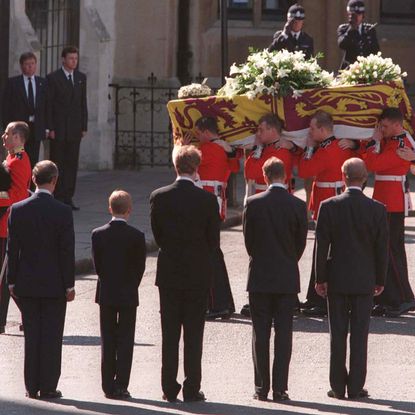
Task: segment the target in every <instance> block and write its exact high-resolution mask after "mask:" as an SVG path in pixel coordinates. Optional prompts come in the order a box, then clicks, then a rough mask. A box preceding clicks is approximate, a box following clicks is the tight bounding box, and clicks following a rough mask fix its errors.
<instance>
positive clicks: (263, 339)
mask: <svg viewBox="0 0 415 415" xmlns="http://www.w3.org/2000/svg"><path fill="white" fill-rule="evenodd" d="M296 301H297V295H296V294H272V293H249V307H250V309H251V317H252V328H253V334H252V355H253V360H254V369H255V391H256V392H257V393H258V394H260V395H263V396H267V395H268V392H269V389H270V370H269V343H270V336H271V328H272V323H274V330H275V337H274V362H273V365H272V390H273V391H274V393H275V392H283V391H286V390H288V371H289V367H290V360H291V350H292V334H293V313H294V306H295V304H296Z"/></svg>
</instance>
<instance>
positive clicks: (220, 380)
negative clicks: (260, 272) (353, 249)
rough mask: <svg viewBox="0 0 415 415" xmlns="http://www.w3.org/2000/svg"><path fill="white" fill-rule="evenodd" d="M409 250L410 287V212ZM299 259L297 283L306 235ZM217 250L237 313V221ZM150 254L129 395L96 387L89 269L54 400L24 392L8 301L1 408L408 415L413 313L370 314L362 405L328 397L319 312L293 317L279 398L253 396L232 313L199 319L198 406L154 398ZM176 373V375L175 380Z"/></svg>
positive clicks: (154, 304)
mask: <svg viewBox="0 0 415 415" xmlns="http://www.w3.org/2000/svg"><path fill="white" fill-rule="evenodd" d="M407 225H408V226H407V250H408V253H409V266H410V275H411V278H412V285H413V286H414V287H415V278H414V275H415V253H414V249H413V244H414V242H415V220H414V219H413V218H411V219H408V223H407ZM312 238H313V233H312V232H310V234H309V239H310V243H309V244H308V246H307V250H306V252H305V254H304V257H303V258H302V260H301V264H300V265H301V271H302V272H301V275H302V286H303V287H306V284H307V281H308V274H309V270H310V262H311V261H310V260H311V250H312V244H311V240H312ZM222 247H223V250H224V253H225V259H226V263H227V265H228V269H229V273H230V278H231V284H232V289H233V292H234V296H235V302H236V305H237V308H238V310H239V309H240V307H241V306H242V305H243V304H244V303H245V301H246V294H245V292H244V289H245V281H246V270H247V256H246V254H245V250H244V247H243V241H242V233H241V228H240V227H236V228H231V229H229V230H226V231H223V232H222ZM155 266H156V259H155V256H154V255H152V256H150V257H149V258H148V261H147V270H146V274H145V277H144V279H143V283H142V286H141V288H140V301H141V305H140V307H139V310H138V318H137V330H136V346H135V354H134V365H133V372H132V377H131V383H130V391H131V393H132V395H133V397H134V398H133V399H132V400H131V401H129V402H115V401H109V400H106V399H105V398H104V397H103V395H102V392H101V389H100V372H99V367H100V340H99V327H98V308H97V306H96V305H95V304H94V303H93V298H94V290H95V283H96V276H94V275H87V276H83V277H79V279H78V281H77V299H76V301H75V302H74V303H72V304H70V305H69V307H68V313H67V324H66V328H65V338H64V347H63V362H64V363H63V368H62V377H61V382H60V385H59V387H60V389H61V390H62V392H63V394H64V399H62V400H60V401H59V402H56V403H47V402H41V401H33V400H28V399H26V398H24V397H23V396H24V384H23V365H22V362H23V360H22V359H23V338H22V335H21V334H20V333H19V332H18V328H17V324H18V321H19V319H18V315H17V312H16V309H15V307H14V306H13V307H12V312H11V316H10V317H11V326H10V327H8V333H9V334H8V335H5V336H4V335H3V336H0V414H1V415H12V414H13V415H14V414H16V415H20V414H30V415H32V414H33V415H38V414H75V413H77V414H123V415H124V414H125V415H127V414H128V415H156V414H209V415H239V414H241V415H275V414H280V413H281V414H297V413H301V414H322V413H323V414H334V413H335V414H347V415H383V414H390V413H393V414H398V415H404V414H415V359H414V356H415V313H411V314H409V315H407V316H405V317H402V318H399V319H395V320H393V319H384V318H375V319H373V321H372V327H371V332H372V334H371V336H370V344H369V371H368V378H367V385H366V386H367V387H368V389H369V392H370V394H371V398H370V399H369V400H366V401H364V402H353V401H336V400H331V399H329V398H327V397H326V391H327V390H328V356H329V335H328V326H327V321H326V320H325V319H308V320H306V319H304V318H302V317H297V318H296V320H295V325H294V329H295V333H294V350H293V357H292V364H291V372H290V384H289V393H290V396H291V398H292V401H291V402H290V403H287V404H275V403H272V402H266V403H262V402H258V401H254V400H253V399H252V398H251V396H252V393H253V369H252V361H251V343H250V342H251V324H250V321H249V320H247V319H244V318H242V317H241V316H240V315H236V316H235V318H233V319H231V320H230V321H218V322H209V323H207V325H206V332H205V348H204V357H203V363H204V372H203V382H202V389H203V391H204V392H205V394H206V396H207V397H208V401H207V402H206V403H197V404H179V405H171V404H167V403H164V402H163V401H161V399H160V397H161V390H160V361H161V358H160V323H159V314H158V296H157V290H156V288H155V287H154V285H153V283H154V279H155ZM182 376H183V375H182V373H181V374H180V377H181V379H182Z"/></svg>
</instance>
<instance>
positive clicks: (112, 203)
mask: <svg viewBox="0 0 415 415" xmlns="http://www.w3.org/2000/svg"><path fill="white" fill-rule="evenodd" d="M131 209H132V200H131V196H130V194H129V193H127V192H125V191H123V190H115V191H114V192H112V194H111V196H110V198H109V212H110V213H111V215H112V219H111V221H110V222H109V223H108V224H106V225H104V226H102V227H100V228H97V229H94V230H93V231H92V255H93V259H94V264H95V270H96V272H97V274H98V284H97V291H96V298H95V301H96V302H97V303H98V304H99V306H100V327H101V350H102V356H101V375H102V389H103V391H104V394H105V396H106V397H107V398H109V399H126V398H130V396H131V395H130V393H129V392H128V389H127V388H128V383H129V380H130V373H131V365H132V360H133V350H134V334H135V321H136V313H137V306H138V286H139V285H140V282H141V279H142V277H143V273H144V269H145V261H146V244H145V238H144V234H143V233H142V232H140V231H139V230H138V229H136V228H134V227H132V226H130V225H128V224H127V220H128V218H129V216H130V213H131Z"/></svg>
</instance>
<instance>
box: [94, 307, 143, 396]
mask: <svg viewBox="0 0 415 415" xmlns="http://www.w3.org/2000/svg"><path fill="white" fill-rule="evenodd" d="M136 315H137V307H114V306H103V305H101V306H100V308H99V321H100V327H101V379H102V390H103V391H104V393H106V394H112V393H114V392H116V391H117V390H118V389H127V388H128V384H129V382H130V373H131V365H132V362H133V351H134V334H135V321H136Z"/></svg>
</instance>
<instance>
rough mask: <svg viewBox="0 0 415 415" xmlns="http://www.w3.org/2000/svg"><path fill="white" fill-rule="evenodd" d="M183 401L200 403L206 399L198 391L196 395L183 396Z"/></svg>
mask: <svg viewBox="0 0 415 415" xmlns="http://www.w3.org/2000/svg"><path fill="white" fill-rule="evenodd" d="M183 400H184V401H185V402H201V401H205V400H206V397H205V394H204V393H203V392H202V391H199V392H197V393H196V395H192V396H183Z"/></svg>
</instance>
